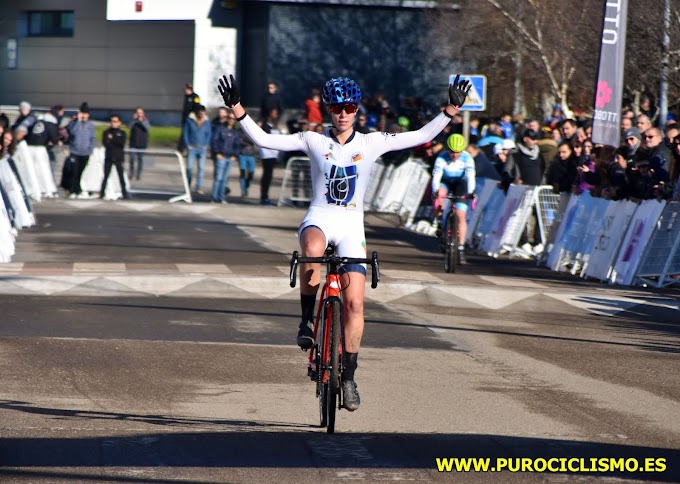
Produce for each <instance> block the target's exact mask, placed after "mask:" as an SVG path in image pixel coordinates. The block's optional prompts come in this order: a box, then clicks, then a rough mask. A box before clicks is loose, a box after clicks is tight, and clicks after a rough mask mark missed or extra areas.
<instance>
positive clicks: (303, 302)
mask: <svg viewBox="0 0 680 484" xmlns="http://www.w3.org/2000/svg"><path fill="white" fill-rule="evenodd" d="M315 302H316V294H300V307H301V308H302V321H304V322H305V323H309V322H313V321H314V303H315Z"/></svg>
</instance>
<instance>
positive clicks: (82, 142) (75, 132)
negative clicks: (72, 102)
mask: <svg viewBox="0 0 680 484" xmlns="http://www.w3.org/2000/svg"><path fill="white" fill-rule="evenodd" d="M67 130H68V134H69V143H70V147H71V154H70V156H69V158H70V161H71V162H72V163H74V170H73V176H72V179H71V180H70V181H71V183H70V184H69V192H70V194H69V198H76V197H79V198H87V195H83V193H82V189H81V187H80V177H81V176H82V175H83V170H84V169H85V166H87V162H88V160H89V159H90V155H91V154H92V152H93V151H94V146H95V129H94V124H93V123H92V121H90V107H89V106H88V104H87V103H86V102H85V103H83V104H81V105H80V109H79V110H78V114H77V115H76V116H74V117H73V120H71V122H70V123H69V125H68V127H67ZM63 185H64V180H62V186H63Z"/></svg>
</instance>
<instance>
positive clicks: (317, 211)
mask: <svg viewBox="0 0 680 484" xmlns="http://www.w3.org/2000/svg"><path fill="white" fill-rule="evenodd" d="M469 89H470V83H469V81H460V76H457V77H456V79H455V81H454V82H453V84H451V85H449V104H448V105H447V106H446V108H445V109H444V110H443V111H442V112H441V113H440V114H439V115H437V116H436V117H435V118H434V119H433V120H432V121H430V122H429V123H428V124H426V125H425V126H423V127H422V128H420V129H419V130H417V131H409V132H406V133H400V134H391V133H381V132H375V133H369V134H363V133H359V132H356V131H355V130H354V121H355V117H356V115H357V109H358V106H359V102H360V101H361V89H360V88H359V85H358V84H357V83H356V82H355V81H353V80H352V79H349V78H347V77H339V78H333V79H330V80H329V81H328V82H326V84H325V86H324V88H323V91H322V95H321V97H322V100H323V103H324V105H325V107H326V111H327V112H328V113H329V114H330V117H331V121H332V127H331V128H328V129H326V130H325V131H324V132H322V133H317V132H314V131H305V132H300V133H295V134H291V135H280V134H279V135H274V134H268V133H265V132H264V131H263V130H262V128H260V127H259V126H258V125H257V123H255V121H253V120H252V119H251V118H250V116H248V114H247V113H246V110H245V109H244V108H243V106H241V104H240V95H239V90H238V87H237V85H236V82H235V80H234V76H230V79H227V77H226V76H223V78H222V79H220V81H219V85H218V90H219V91H220V94H221V95H222V98H223V99H224V103H225V104H226V106H227V107H229V108H231V109H232V112H233V113H234V115H235V116H236V118H237V120H238V121H239V122H240V126H241V129H242V130H243V131H244V133H246V135H248V136H249V137H250V138H251V139H252V140H253V142H254V143H255V144H257V145H259V146H261V147H263V148H269V149H275V150H280V151H303V152H305V153H306V154H307V156H309V159H310V171H311V178H312V200H311V202H310V206H309V210H308V211H307V213H306V214H305V217H304V219H303V221H302V223H301V224H300V228H299V230H298V238H299V241H300V255H301V256H302V257H321V256H323V254H324V252H325V250H326V246H327V245H328V244H329V243H333V244H334V245H335V248H336V253H337V255H339V256H340V257H351V258H365V257H366V237H365V235H364V208H363V200H364V194H365V192H366V189H367V187H368V183H369V179H370V174H371V166H372V165H373V163H374V162H375V160H376V159H377V158H378V157H379V156H381V155H383V154H384V153H387V152H388V151H396V150H403V149H406V148H411V147H414V146H419V145H422V144H423V143H426V142H428V141H431V140H432V139H433V138H434V137H435V136H436V135H437V134H438V133H439V132H440V131H441V130H442V129H443V128H444V127H445V126H446V125H448V124H449V122H450V120H451V118H452V117H453V116H454V115H455V114H457V113H458V108H459V107H460V106H461V105H462V104H463V103H464V102H465V98H466V96H467V92H468V91H469ZM344 268H345V270H346V273H345V274H344V275H343V276H342V277H343V280H342V285H343V304H344V311H345V340H344V342H345V350H346V351H345V352H344V353H343V362H344V365H343V373H342V391H343V402H344V406H345V408H346V409H348V410H350V411H353V410H356V409H357V408H358V407H359V403H360V399H359V392H358V391H357V386H356V383H355V381H354V372H355V370H356V368H357V359H358V352H359V347H360V344H361V337H362V335H363V331H364V288H365V284H366V267H365V265H364V264H353V265H345V266H344ZM320 281H321V267H320V264H300V302H301V308H302V321H301V322H300V326H299V331H298V336H297V344H298V345H299V346H300V347H301V348H303V349H309V348H311V347H312V346H313V344H314V332H313V328H314V323H313V320H314V305H315V302H316V293H317V291H318V289H319V284H320Z"/></svg>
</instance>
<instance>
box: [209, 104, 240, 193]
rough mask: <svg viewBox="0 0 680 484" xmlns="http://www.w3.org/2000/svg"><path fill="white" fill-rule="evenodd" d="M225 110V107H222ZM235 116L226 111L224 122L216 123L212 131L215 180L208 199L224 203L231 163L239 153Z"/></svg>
mask: <svg viewBox="0 0 680 484" xmlns="http://www.w3.org/2000/svg"><path fill="white" fill-rule="evenodd" d="M224 111H225V112H226V111H227V110H226V108H224ZM235 125H236V116H234V115H233V114H231V113H227V116H226V118H225V120H224V122H220V123H217V125H216V126H215V127H214V128H213V133H212V144H211V147H212V152H213V153H214V154H215V181H214V182H213V190H212V195H211V197H210V200H211V201H212V202H213V203H225V201H224V192H225V190H224V188H225V187H226V186H227V184H228V183H229V172H230V171H231V165H232V163H233V162H235V161H237V160H238V156H239V155H240V154H241V133H239V131H238V130H236V129H235V127H234V126H235Z"/></svg>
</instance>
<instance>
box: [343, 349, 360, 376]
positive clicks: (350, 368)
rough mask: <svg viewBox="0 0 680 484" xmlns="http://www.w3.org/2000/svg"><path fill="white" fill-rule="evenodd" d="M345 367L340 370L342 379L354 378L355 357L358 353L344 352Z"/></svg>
mask: <svg viewBox="0 0 680 484" xmlns="http://www.w3.org/2000/svg"><path fill="white" fill-rule="evenodd" d="M344 357H345V368H344V369H343V370H342V379H343V380H354V372H355V370H356V369H357V366H358V365H357V358H358V357H359V353H349V352H347V353H345V354H344Z"/></svg>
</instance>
